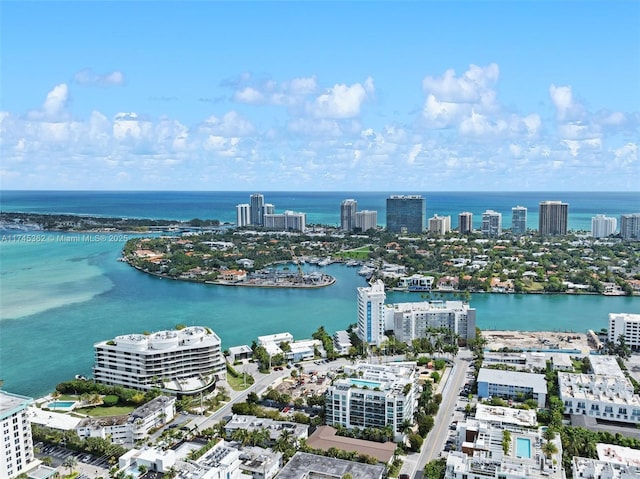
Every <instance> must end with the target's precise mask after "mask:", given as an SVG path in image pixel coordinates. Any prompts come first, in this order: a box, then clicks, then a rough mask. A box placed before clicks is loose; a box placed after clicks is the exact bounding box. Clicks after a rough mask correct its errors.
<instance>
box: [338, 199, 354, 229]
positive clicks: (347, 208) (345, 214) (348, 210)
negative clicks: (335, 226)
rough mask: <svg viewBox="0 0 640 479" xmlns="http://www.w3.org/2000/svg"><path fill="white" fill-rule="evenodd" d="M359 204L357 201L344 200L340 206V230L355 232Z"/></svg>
mask: <svg viewBox="0 0 640 479" xmlns="http://www.w3.org/2000/svg"><path fill="white" fill-rule="evenodd" d="M357 211H358V202H357V201H356V200H344V201H343V202H342V203H341V204H340V229H341V230H342V231H353V230H354V228H355V227H356V212H357Z"/></svg>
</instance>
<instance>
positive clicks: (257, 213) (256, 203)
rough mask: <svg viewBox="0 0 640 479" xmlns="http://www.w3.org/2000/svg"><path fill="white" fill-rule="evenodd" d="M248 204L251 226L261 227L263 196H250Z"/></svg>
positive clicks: (255, 194) (256, 194) (257, 194)
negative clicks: (249, 205) (249, 206)
mask: <svg viewBox="0 0 640 479" xmlns="http://www.w3.org/2000/svg"><path fill="white" fill-rule="evenodd" d="M250 204H251V224H252V225H257V226H262V214H263V207H264V195H262V194H260V193H254V194H252V195H251V201H250Z"/></svg>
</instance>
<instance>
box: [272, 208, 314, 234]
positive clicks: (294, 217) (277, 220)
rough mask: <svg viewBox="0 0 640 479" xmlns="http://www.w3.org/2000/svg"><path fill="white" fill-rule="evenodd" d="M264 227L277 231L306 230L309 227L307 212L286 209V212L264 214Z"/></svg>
mask: <svg viewBox="0 0 640 479" xmlns="http://www.w3.org/2000/svg"><path fill="white" fill-rule="evenodd" d="M263 224H264V227H265V228H268V229H272V230H277V231H305V230H306V229H307V215H306V213H296V212H295V211H285V212H284V213H282V214H280V213H276V214H267V215H264V223H263Z"/></svg>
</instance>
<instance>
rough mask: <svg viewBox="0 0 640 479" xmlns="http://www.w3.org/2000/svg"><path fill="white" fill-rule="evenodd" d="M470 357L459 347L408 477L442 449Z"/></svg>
mask: <svg viewBox="0 0 640 479" xmlns="http://www.w3.org/2000/svg"><path fill="white" fill-rule="evenodd" d="M472 359H473V355H472V353H471V352H470V351H467V350H462V349H461V350H460V352H459V354H458V356H457V357H456V359H455V360H454V362H453V364H454V365H453V368H452V369H451V372H450V373H449V377H448V378H447V382H446V384H445V386H444V389H443V390H442V403H440V408H439V409H438V412H437V414H436V416H435V418H434V420H435V421H434V427H433V429H432V430H431V431H430V432H429V435H428V436H427V439H426V440H425V442H424V444H423V446H422V450H421V451H420V454H419V455H418V457H417V460H415V458H414V460H413V461H411V463H412V464H408V465H409V466H410V477H415V475H416V472H417V471H422V470H423V469H424V466H425V465H426V464H427V463H428V462H430V461H432V460H434V459H438V457H440V453H441V452H442V451H443V450H444V444H445V442H446V440H447V436H448V433H449V425H450V424H451V417H452V416H453V413H454V410H455V407H456V402H457V399H458V392H459V390H460V387H461V386H462V385H463V384H464V383H465V374H466V372H467V370H468V367H469V364H470V362H471V360H472ZM404 469H405V468H403V472H406V471H405V470H404Z"/></svg>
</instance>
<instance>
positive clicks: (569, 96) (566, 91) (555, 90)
mask: <svg viewBox="0 0 640 479" xmlns="http://www.w3.org/2000/svg"><path fill="white" fill-rule="evenodd" d="M549 96H550V97H551V101H552V102H553V104H554V106H555V107H556V113H557V115H558V119H559V120H560V121H572V120H580V119H582V118H584V115H585V109H584V107H583V106H582V104H580V103H579V102H576V101H575V100H574V98H573V90H572V88H571V87H570V86H555V85H553V84H552V85H551V86H550V87H549Z"/></svg>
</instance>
